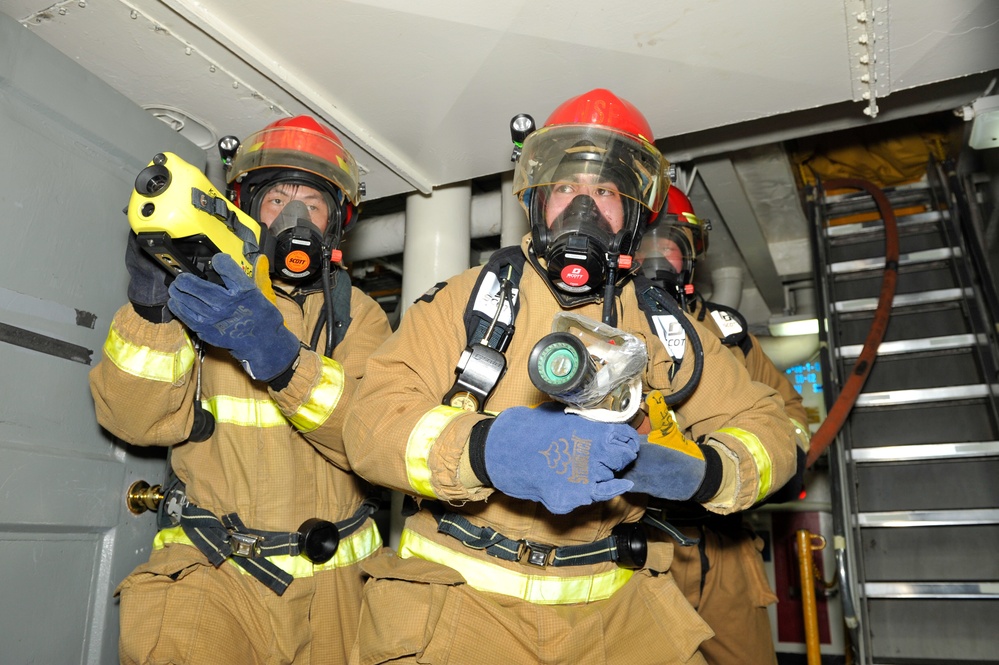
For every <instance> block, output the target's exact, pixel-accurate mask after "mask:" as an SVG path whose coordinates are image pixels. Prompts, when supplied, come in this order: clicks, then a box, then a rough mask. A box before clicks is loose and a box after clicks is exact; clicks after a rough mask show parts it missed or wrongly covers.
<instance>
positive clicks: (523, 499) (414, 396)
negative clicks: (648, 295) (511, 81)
mask: <svg viewBox="0 0 999 665" xmlns="http://www.w3.org/2000/svg"><path fill="white" fill-rule="evenodd" d="M515 124H516V123H515ZM652 140H653V137H652V132H651V129H650V127H649V125H648V122H647V121H646V120H645V118H644V117H643V116H642V115H641V113H639V112H638V111H637V110H636V109H635V108H634V107H633V106H632V105H631V104H630V103H628V102H626V101H624V100H622V99H620V98H618V97H616V96H615V95H614V94H612V93H611V92H609V91H607V90H601V89H598V90H593V91H591V92H589V93H586V94H583V95H580V96H578V97H575V98H573V99H570V100H568V101H567V102H565V103H564V104H563V105H561V106H560V107H559V108H558V109H557V110H556V111H555V112H554V113H553V114H552V115H551V117H550V118H549V119H548V121H547V122H546V124H545V126H544V127H543V128H542V129H539V130H537V131H534V132H533V133H529V135H527V137H526V139H525V140H524V141H523V145H522V146H519V148H522V149H519V150H518V152H519V153H520V154H519V160H518V163H517V166H516V171H515V180H514V182H515V186H514V191H515V193H516V194H517V195H518V196H519V198H520V200H521V201H522V203H523V204H524V206H525V208H526V209H527V211H528V213H529V215H530V220H531V227H532V232H531V234H530V235H528V236H527V237H525V239H524V242H523V244H522V247H513V248H505V249H502V250H499V252H497V253H496V254H497V255H499V256H500V257H501V259H497V260H496V261H495V262H494V261H493V260H490V263H489V264H487V265H486V266H485V267H480V268H473V269H471V270H469V271H467V272H464V273H462V274H460V275H458V276H456V277H454V278H452V279H450V280H449V281H448V282H446V283H442V284H439V285H437V286H436V287H435V288H433V289H431V290H430V291H428V292H427V293H426V294H425V295H424V296H423V297H421V298H420V299H419V300H418V301H417V302H416V303H415V304H414V305H413V306H412V307H410V308H409V310H407V312H406V315H405V317H404V319H403V321H402V323H401V325H400V327H399V329H398V330H397V331H396V333H395V334H394V335H393V336H392V337H391V338H390V339H389V340H388V341H387V342H386V343H385V344H384V345H383V346H382V347H381V349H379V351H377V352H376V353H375V354H373V355H372V356H371V358H370V359H369V361H368V365H367V368H366V370H365V378H364V380H363V381H362V382H361V384H360V386H359V387H358V392H357V395H356V396H355V400H354V402H353V403H352V405H351V410H350V413H349V414H348V416H347V422H346V424H345V426H344V441H345V444H346V447H347V453H348V456H349V458H350V461H351V465H352V466H353V468H354V469H355V470H356V471H357V473H358V474H360V475H361V476H363V477H365V478H367V479H368V480H370V481H372V482H374V483H377V484H379V485H384V486H387V487H390V488H393V489H396V490H399V491H401V492H404V493H406V494H407V495H408V496H409V497H411V498H412V499H413V501H410V502H409V503H410V504H411V505H410V510H408V511H407V512H408V513H409V514H408V517H407V520H406V524H405V529H404V531H403V533H402V535H401V539H400V544H399V548H398V552H390V551H385V552H383V554H382V555H379V556H377V557H373V558H371V559H368V560H366V561H364V562H363V563H362V564H361V565H362V567H363V568H364V570H365V572H367V573H368V574H369V575H370V576H371V579H370V580H369V581H368V582H367V583H366V585H365V589H364V603H363V606H362V612H361V620H360V627H359V632H358V640H357V643H356V648H355V651H354V653H353V655H352V661H351V662H354V663H365V664H370V663H385V662H393V663H402V662H420V663H504V664H506V663H579V664H587V663H627V664H628V665H642V664H643V663H648V664H652V663H655V664H656V665H663V664H668V663H703V662H704V660H703V658H702V657H701V656H700V655H699V653H698V645H699V644H700V642H702V641H703V640H705V639H707V638H709V637H710V636H711V631H710V629H709V628H708V627H707V625H706V624H705V623H704V622H703V621H702V620H701V619H700V618H699V617H698V616H697V613H696V612H695V611H694V609H693V608H692V607H691V606H690V604H689V603H688V602H687V600H686V599H685V598H684V596H683V594H682V592H681V591H680V590H679V589H678V588H677V586H676V584H675V582H674V581H673V578H672V576H671V575H670V574H669V567H670V561H671V559H672V556H673V543H672V542H671V541H669V540H668V539H666V538H662V539H651V538H649V537H648V536H647V532H646V530H647V529H652V528H655V526H656V525H658V526H659V527H660V528H665V529H670V528H671V527H670V526H669V525H668V516H663V515H659V516H658V517H654V518H653V519H648V517H649V516H646V504H647V501H648V498H649V496H657V497H660V498H666V499H673V500H677V501H692V502H695V503H697V504H700V505H703V506H705V507H706V508H707V509H708V510H710V511H712V512H716V513H722V514H725V513H731V512H734V511H738V510H742V509H744V508H747V507H749V506H751V505H753V504H754V503H756V502H758V501H760V500H761V499H763V498H765V497H766V496H767V495H768V494H769V493H770V492H771V491H772V490H773V489H775V488H776V487H777V486H779V485H780V484H783V482H784V480H786V479H787V478H788V477H789V476H790V475H791V474H792V473H793V471H794V467H795V460H794V453H793V445H794V444H793V436H794V433H793V428H792V427H791V424H790V423H789V422H788V420H787V418H786V417H785V415H784V413H783V410H782V408H781V403H780V400H779V399H778V398H776V395H775V393H774V392H773V390H772V389H769V388H767V387H765V386H762V385H759V384H754V383H752V382H751V381H750V380H749V377H748V375H747V374H746V371H745V369H744V368H743V367H742V366H741V365H740V364H739V363H738V362H736V361H735V359H734V358H733V357H732V355H731V354H730V353H729V352H728V351H726V350H725V349H723V348H722V346H721V344H720V343H719V342H718V340H717V338H716V337H714V336H712V335H710V334H709V333H707V332H705V331H703V329H700V328H697V331H696V332H695V335H697V336H698V340H697V341H699V342H700V344H694V343H693V340H690V341H691V344H688V345H687V347H688V350H687V352H686V354H684V355H686V358H685V359H683V362H680V359H679V354H680V352H679V351H677V350H674V353H675V354H676V355H671V354H670V352H668V351H667V345H666V343H664V341H663V339H662V338H661V337H660V332H659V331H658V329H660V328H661V329H662V331H665V330H667V329H670V330H672V327H671V326H668V325H663V326H659V324H658V323H657V324H656V325H653V323H651V322H652V321H663V319H662V318H661V314H660V313H658V312H652V311H651V310H647V309H645V308H643V306H642V305H641V303H640V296H641V295H642V294H640V293H639V291H638V287H636V283H635V277H636V275H635V268H632V267H629V260H630V258H631V257H632V256H633V254H634V251H635V250H636V249H637V247H638V243H639V241H640V238H641V234H642V231H643V230H644V227H645V226H646V225H647V224H648V223H649V221H650V220H652V219H653V218H654V217H655V216H656V214H657V213H658V212H659V210H660V208H661V207H662V204H663V201H664V198H665V195H666V189H667V188H668V186H669V183H668V179H667V177H666V175H665V172H666V168H667V164H666V162H665V160H664V159H663V157H662V156H661V154H660V153H659V151H658V150H657V149H656V148H655V147H654V145H653V144H652ZM494 267H495V268H496V269H495V270H494V269H493V268H494ZM636 267H637V266H636ZM647 283H648V282H647V280H646V284H647ZM563 312H571V313H573V314H578V315H581V316H583V317H586V318H587V320H592V321H596V322H598V323H600V324H604V325H608V326H611V327H612V329H614V330H618V331H626V334H627V335H629V336H632V337H633V338H637V339H638V340H640V341H639V347H640V348H641V350H642V351H643V352H645V353H647V359H646V361H645V362H643V363H642V364H641V366H640V370H641V371H640V373H639V378H640V381H639V383H640V384H641V385H640V386H639V387H640V388H641V390H642V392H643V393H648V396H647V398H646V399H648V401H649V403H650V404H652V405H653V406H654V407H656V408H655V409H654V413H653V414H650V415H654V416H655V417H654V418H653V426H654V427H657V428H659V429H656V430H654V431H653V432H651V433H650V434H649V435H648V436H647V437H646V436H642V435H639V434H638V433H637V431H636V429H635V428H634V427H633V426H632V425H631V424H629V423H626V422H617V421H615V420H614V419H613V418H605V419H603V420H601V419H591V418H587V417H584V415H580V414H579V413H576V412H572V413H570V412H567V411H566V409H567V407H566V406H565V405H563V404H561V403H556V402H554V401H553V400H552V399H551V398H550V397H548V395H546V394H545V393H543V392H541V391H540V390H539V389H538V388H537V387H535V384H534V383H532V380H531V378H530V377H529V371H528V359H529V356H530V355H531V353H532V347H534V346H535V344H536V343H538V342H539V340H541V339H542V338H543V337H545V336H546V335H548V334H549V333H551V332H552V326H553V319H554V318H555V317H556V315H559V314H560V313H563ZM677 312H679V310H677ZM680 316H681V318H682V315H680ZM674 323H675V321H674ZM687 325H688V327H690V326H689V324H687ZM694 328H696V326H693V327H691V330H694ZM480 333H481V334H480ZM662 334H663V335H664V336H665V333H662ZM470 340H474V341H470ZM479 340H481V341H479ZM680 341H681V342H682V341H683V340H682V339H681V340H680ZM692 346H697V347H698V349H699V350H700V349H703V372H702V376H703V378H702V379H701V380H700V382H699V383H698V384H697V386H696V389H695V390H693V391H692V392H691V391H688V390H687V389H686V386H687V385H689V384H690V379H691V377H692V375H693V374H694V373H695V372H696V371H697V365H698V364H699V363H700V361H698V362H695V360H697V358H696V355H697V354H695V353H694V352H693V350H692V349H691V348H690V347H692ZM483 348H485V349H486V351H485V352H484V351H482V349H483ZM483 357H485V361H483V362H479V361H480V360H481V359H482V358H483ZM504 364H505V371H503V370H502V366H503V365H504ZM553 366H554V365H553ZM473 367H474V368H475V370H476V371H469V370H470V368H473ZM497 367H499V368H500V369H499V370H498V371H493V372H492V375H491V377H492V379H493V380H492V381H483V380H481V379H482V377H483V376H488V375H490V371H491V370H493V369H495V368H497ZM486 384H492V385H486ZM676 396H682V397H684V398H685V399H683V401H681V402H679V403H674V404H673V409H672V410H669V409H665V407H663V405H662V402H663V401H664V400H665V401H666V402H675V397H676ZM569 410H570V411H573V409H569ZM650 410H653V409H652V407H650ZM674 418H675V422H674ZM677 425H678V427H677ZM679 432H682V433H683V434H682V435H680V434H678V433H679Z"/></svg>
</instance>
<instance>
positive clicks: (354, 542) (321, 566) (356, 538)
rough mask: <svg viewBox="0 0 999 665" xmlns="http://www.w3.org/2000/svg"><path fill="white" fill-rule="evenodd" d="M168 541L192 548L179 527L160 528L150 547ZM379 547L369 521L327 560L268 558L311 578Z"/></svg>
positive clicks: (291, 572) (377, 535) (285, 556)
mask: <svg viewBox="0 0 999 665" xmlns="http://www.w3.org/2000/svg"><path fill="white" fill-rule="evenodd" d="M170 543H179V544H181V545H190V546H191V547H195V545H194V543H192V542H191V539H190V538H188V537H187V535H186V534H185V533H184V530H183V529H182V528H181V527H179V526H175V527H171V528H169V529H163V530H162V531H160V532H159V533H157V534H156V537H155V538H154V539H153V549H155V550H158V549H161V548H162V547H163V546H165V545H168V544H170ZM381 546H382V536H381V534H380V533H378V528H377V527H376V526H375V523H374V521H373V520H368V524H367V525H365V526H363V527H361V529H360V530H359V531H356V532H354V533H352V534H350V535H349V536H347V537H346V538H344V539H343V540H341V541H340V544H339V545H338V546H337V548H336V554H334V555H333V558H332V559H330V560H329V561H327V562H326V563H318V564H317V563H312V562H311V561H309V560H308V559H306V558H305V557H304V556H291V555H290V554H279V555H277V556H269V557H267V560H268V561H270V562H271V563H273V564H274V565H275V566H277V567H278V568H280V569H281V570H283V571H284V572H286V573H288V574H289V575H291V576H292V577H312V576H313V575H314V574H316V573H318V572H321V571H324V570H333V569H334V568H345V567H347V566H352V565H354V564H355V563H357V562H358V561H361V560H363V559H366V558H368V557H369V556H371V555H372V554H374V553H375V552H377V551H378V550H379V549H380V548H381ZM229 563H230V564H232V565H233V566H236V568H237V569H238V570H239V571H240V572H242V573H244V574H246V575H249V573H247V572H246V571H245V570H243V568H242V567H241V566H238V565H236V562H235V561H232V560H231V559H230V560H229Z"/></svg>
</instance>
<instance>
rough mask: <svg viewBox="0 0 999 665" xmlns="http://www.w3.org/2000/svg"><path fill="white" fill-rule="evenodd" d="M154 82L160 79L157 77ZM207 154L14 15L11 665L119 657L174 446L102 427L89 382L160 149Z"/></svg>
mask: <svg viewBox="0 0 999 665" xmlns="http://www.w3.org/2000/svg"><path fill="white" fill-rule="evenodd" d="M151 84H154V82H152V81H151ZM166 150H169V151H173V152H176V153H177V154H179V155H181V156H182V157H184V158H185V159H187V160H189V161H191V162H192V163H195V164H198V165H199V166H203V165H204V161H205V153H204V152H203V151H202V150H200V149H199V148H198V147H197V146H195V145H193V144H192V143H190V142H189V141H187V140H186V139H184V138H182V137H180V136H179V135H178V134H176V133H174V132H173V131H172V130H170V129H169V128H168V127H167V126H166V125H164V124H163V123H161V122H160V121H159V120H157V119H155V118H154V117H152V116H151V115H150V114H149V113H147V112H145V111H143V110H142V109H141V108H139V107H138V106H136V105H135V104H134V103H133V102H131V101H129V100H128V99H126V98H125V97H123V96H122V95H120V94H119V93H118V92H116V91H115V90H114V89H112V88H111V87H109V86H108V85H107V84H105V83H103V82H101V81H100V80H99V79H98V78H97V77H95V76H93V75H91V74H89V73H88V72H87V71H85V70H84V69H83V68H82V67H81V66H80V65H78V64H77V63H75V62H74V61H73V60H71V59H70V58H68V57H66V56H65V55H63V54H61V53H59V52H58V51H56V50H55V49H54V48H52V47H51V46H50V45H48V44H47V43H45V42H44V41H43V40H41V39H40V38H38V37H37V36H35V35H33V34H31V33H30V32H29V31H28V30H27V29H25V28H24V27H23V26H21V25H20V24H19V23H17V22H16V21H15V20H13V19H11V18H10V17H9V16H7V15H4V14H0V152H2V154H3V157H2V159H0V232H2V234H3V239H2V240H0V257H2V260H0V382H2V394H3V399H2V400H0V571H3V572H2V573H0V615H2V616H3V617H4V618H3V621H2V622H0V654H2V656H0V660H2V661H3V662H4V663H6V664H8V665H17V664H21V663H93V664H95V665H96V664H97V663H111V662H117V635H118V606H117V602H116V601H115V600H114V599H113V597H112V593H113V591H114V588H115V587H116V586H117V584H118V583H119V582H120V581H121V579H122V578H123V577H124V576H125V575H127V573H128V572H129V571H130V570H131V569H132V568H133V567H134V566H135V565H136V564H137V563H139V562H141V561H144V560H145V559H146V558H147V557H148V555H149V548H150V544H151V537H152V535H153V533H154V529H155V520H154V516H153V515H151V514H149V513H147V514H145V515H141V516H134V515H132V514H131V513H129V512H128V511H127V510H126V509H125V505H124V501H123V497H124V494H125V490H126V488H127V487H128V486H129V485H130V484H131V483H132V481H134V480H136V479H139V478H142V479H144V480H147V481H149V482H150V483H158V482H161V481H162V480H163V474H164V466H165V465H164V451H162V450H145V449H137V448H134V447H129V446H126V445H124V444H121V443H119V442H116V441H114V440H113V439H112V437H110V436H109V435H108V434H107V433H106V432H104V431H103V430H102V429H101V428H100V427H99V426H98V425H97V422H96V419H95V417H94V408H93V400H92V398H91V395H90V391H89V387H88V383H87V374H88V372H89V370H90V369H91V368H92V367H93V365H94V364H95V363H96V362H97V361H98V360H99V359H100V357H101V346H102V345H103V343H104V339H105V337H106V335H107V331H108V327H109V325H110V323H111V318H112V315H113V314H114V312H115V310H116V309H117V308H118V307H119V306H120V305H121V304H123V303H124V302H125V292H126V283H127V281H126V280H127V273H126V271H125V267H124V263H123V261H122V258H123V255H124V249H125V240H126V235H127V229H128V224H127V220H126V217H125V215H124V214H123V212H122V209H123V208H124V206H125V205H126V203H127V201H128V197H129V193H130V191H131V186H132V183H133V182H134V178H135V175H136V174H137V173H138V172H139V170H141V169H142V168H143V167H144V166H145V165H146V164H147V163H148V162H149V160H150V159H151V158H152V156H153V155H154V154H155V153H157V152H160V151H166Z"/></svg>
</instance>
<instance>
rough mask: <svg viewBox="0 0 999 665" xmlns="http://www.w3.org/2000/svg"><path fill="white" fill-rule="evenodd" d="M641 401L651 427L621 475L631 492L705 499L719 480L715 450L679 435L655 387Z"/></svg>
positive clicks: (672, 417) (703, 500) (680, 433)
mask: <svg viewBox="0 0 999 665" xmlns="http://www.w3.org/2000/svg"><path fill="white" fill-rule="evenodd" d="M645 402H646V404H648V406H649V421H650V424H651V426H652V431H650V432H649V434H648V436H647V437H643V439H645V440H644V441H642V442H641V444H640V445H639V450H638V459H636V460H635V463H634V464H632V465H631V466H630V467H628V468H627V469H625V472H624V474H622V475H621V477H622V478H623V479H625V480H630V481H632V483H634V487H633V488H632V490H631V491H632V492H641V493H642V494H648V495H649V496H654V497H658V498H660V499H668V500H672V501H687V500H692V501H695V502H697V503H704V502H705V501H708V500H709V499H711V497H713V496H714V495H715V494H716V493H717V492H718V487H719V486H720V484H721V475H722V465H721V458H720V457H719V456H718V452H717V451H716V450H715V449H714V448H712V447H710V446H702V445H699V444H697V443H695V442H694V441H691V440H690V439H688V438H687V437H686V436H684V435H683V432H681V431H680V428H679V427H678V426H677V424H676V419H675V418H674V415H673V411H672V410H671V409H670V408H669V407H668V406H667V405H666V402H665V400H664V399H663V396H662V393H660V392H659V391H658V390H655V391H652V392H651V393H649V396H648V397H647V398H646V400H645Z"/></svg>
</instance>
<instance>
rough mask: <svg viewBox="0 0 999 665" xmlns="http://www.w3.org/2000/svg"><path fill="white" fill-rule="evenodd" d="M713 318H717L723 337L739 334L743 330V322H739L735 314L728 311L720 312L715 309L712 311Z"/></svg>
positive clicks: (716, 321)
mask: <svg viewBox="0 0 999 665" xmlns="http://www.w3.org/2000/svg"><path fill="white" fill-rule="evenodd" d="M711 318H712V319H714V320H715V323H717V324H718V328H719V329H720V330H721V332H722V337H728V336H729V335H737V334H739V333H741V332H742V324H741V323H739V322H738V321H737V320H736V318H735V317H734V316H732V315H731V314H729V313H728V312H719V311H717V310H713V311H712V312H711Z"/></svg>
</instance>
